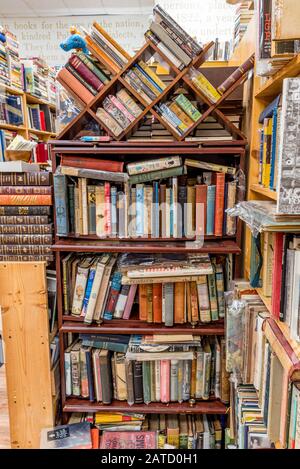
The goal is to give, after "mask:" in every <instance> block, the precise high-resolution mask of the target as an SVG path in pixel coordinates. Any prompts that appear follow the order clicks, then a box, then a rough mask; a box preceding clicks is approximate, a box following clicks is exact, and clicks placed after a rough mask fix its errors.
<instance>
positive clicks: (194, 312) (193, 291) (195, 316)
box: [190, 282, 199, 324]
mask: <svg viewBox="0 0 300 469" xmlns="http://www.w3.org/2000/svg"><path fill="white" fill-rule="evenodd" d="M190 295H191V296H190V298H191V323H192V324H195V323H198V321H199V309H198V292H197V284H196V282H191V283H190Z"/></svg>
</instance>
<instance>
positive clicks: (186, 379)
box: [182, 360, 192, 401]
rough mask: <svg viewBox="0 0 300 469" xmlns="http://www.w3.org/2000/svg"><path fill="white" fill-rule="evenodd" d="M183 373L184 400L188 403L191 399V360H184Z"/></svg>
mask: <svg viewBox="0 0 300 469" xmlns="http://www.w3.org/2000/svg"><path fill="white" fill-rule="evenodd" d="M182 372H183V376H182V400H183V401H188V400H189V399H190V397H191V375H192V362H191V361H190V360H183V370H182Z"/></svg>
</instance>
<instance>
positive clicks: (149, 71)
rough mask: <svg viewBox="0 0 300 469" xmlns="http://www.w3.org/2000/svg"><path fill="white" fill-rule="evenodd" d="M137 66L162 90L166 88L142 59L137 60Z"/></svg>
mask: <svg viewBox="0 0 300 469" xmlns="http://www.w3.org/2000/svg"><path fill="white" fill-rule="evenodd" d="M138 64H139V66H140V67H141V68H142V69H143V70H144V71H145V72H146V73H147V75H149V77H150V78H152V80H153V81H154V82H155V83H156V84H157V85H158V86H159V88H161V90H164V89H165V88H166V84H165V83H164V82H163V81H162V80H161V79H160V78H159V77H158V76H157V75H156V73H154V72H153V71H152V70H151V68H150V67H148V65H147V64H145V62H144V61H143V60H140V61H139V63H138Z"/></svg>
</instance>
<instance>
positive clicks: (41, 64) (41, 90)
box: [22, 57, 56, 104]
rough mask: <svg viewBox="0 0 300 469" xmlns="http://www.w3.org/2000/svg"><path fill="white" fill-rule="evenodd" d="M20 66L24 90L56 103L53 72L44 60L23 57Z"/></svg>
mask: <svg viewBox="0 0 300 469" xmlns="http://www.w3.org/2000/svg"><path fill="white" fill-rule="evenodd" d="M22 67H23V76H24V91H26V92H27V93H30V94H32V95H33V96H36V97H37V98H40V99H42V100H44V101H48V102H51V103H52V104H56V99H55V94H56V87H55V74H54V71H53V70H52V69H51V68H50V67H49V66H48V65H47V64H46V62H45V61H44V60H43V59H41V58H38V57H33V58H28V59H23V60H22Z"/></svg>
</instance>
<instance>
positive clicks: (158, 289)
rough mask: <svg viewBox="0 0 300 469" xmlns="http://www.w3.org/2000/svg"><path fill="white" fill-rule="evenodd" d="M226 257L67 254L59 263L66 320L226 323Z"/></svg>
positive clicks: (171, 324) (166, 324)
mask: <svg viewBox="0 0 300 469" xmlns="http://www.w3.org/2000/svg"><path fill="white" fill-rule="evenodd" d="M227 269H228V267H227V265H226V257H225V258H223V257H219V258H215V257H213V256H212V257H211V258H209V257H208V256H207V255H192V254H189V255H185V254H177V255H175V254H174V255H171V254H169V255H159V254H156V255H148V256H147V255H142V254H140V255H136V256H133V255H130V254H126V255H122V256H121V255H120V256H119V257H117V256H116V255H110V254H102V255H101V254H99V255H98V254H97V255H92V254H87V255H77V254H73V253H71V254H69V255H68V256H66V257H65V258H64V259H63V261H62V272H63V279H64V280H63V282H64V283H63V299H64V314H66V315H69V314H70V315H72V316H77V317H81V318H82V319H83V320H84V322H86V323H91V322H93V321H96V322H101V321H102V320H103V319H106V320H111V319H130V318H133V317H136V318H138V319H140V320H141V321H146V322H149V323H153V322H154V323H158V324H165V326H173V324H183V323H191V324H197V323H209V322H211V321H218V320H219V319H222V318H224V315H225V304H224V290H225V285H227V283H228V282H227V277H228V275H227V274H228V273H227Z"/></svg>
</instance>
